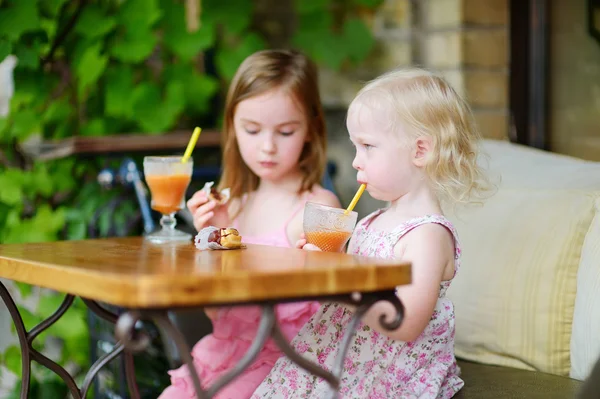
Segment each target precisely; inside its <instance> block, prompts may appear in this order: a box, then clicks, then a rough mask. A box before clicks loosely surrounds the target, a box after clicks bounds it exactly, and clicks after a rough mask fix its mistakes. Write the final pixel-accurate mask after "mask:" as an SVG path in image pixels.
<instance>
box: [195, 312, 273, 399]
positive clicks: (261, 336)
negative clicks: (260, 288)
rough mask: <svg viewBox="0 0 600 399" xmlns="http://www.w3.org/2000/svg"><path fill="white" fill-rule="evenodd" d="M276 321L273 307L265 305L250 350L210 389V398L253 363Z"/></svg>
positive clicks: (208, 394)
mask: <svg viewBox="0 0 600 399" xmlns="http://www.w3.org/2000/svg"><path fill="white" fill-rule="evenodd" d="M276 322H277V321H276V317H275V312H274V311H273V308H272V307H271V306H264V307H263V313H262V316H261V319H260V324H259V326H258V330H257V331H256V337H255V338H254V341H253V342H252V345H250V348H248V351H247V352H246V353H245V354H244V356H243V357H242V358H241V359H240V361H239V363H238V364H237V365H236V366H235V367H234V368H233V369H231V371H229V372H228V373H227V374H225V375H224V376H223V377H221V378H220V379H219V380H217V381H216V382H215V383H214V384H213V385H212V386H211V387H210V388H209V389H208V391H207V393H206V395H207V397H208V398H212V397H213V396H214V395H215V394H216V393H217V392H218V391H219V390H220V389H221V388H223V387H224V386H225V385H227V384H229V383H230V382H231V381H233V380H234V379H235V378H236V377H238V376H239V375H240V374H242V373H243V372H244V370H246V369H247V368H248V367H249V366H250V365H251V364H252V362H253V361H254V360H255V359H256V357H257V356H258V353H259V352H260V350H261V349H262V348H263V347H264V346H265V343H266V342H267V340H268V339H269V335H270V334H271V331H272V330H273V326H274V325H275V323H276Z"/></svg>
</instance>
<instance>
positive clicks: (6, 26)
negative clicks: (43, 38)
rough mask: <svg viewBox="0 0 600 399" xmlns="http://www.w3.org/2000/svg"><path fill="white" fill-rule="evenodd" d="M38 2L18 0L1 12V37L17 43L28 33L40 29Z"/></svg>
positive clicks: (34, 0)
mask: <svg viewBox="0 0 600 399" xmlns="http://www.w3.org/2000/svg"><path fill="white" fill-rule="evenodd" d="M36 1H37V0H18V1H14V2H11V3H10V5H9V6H7V7H5V8H3V9H2V12H0V37H3V36H4V37H8V38H9V39H10V40H12V41H16V40H17V39H19V38H20V37H21V35H23V34H24V33H26V32H31V31H34V30H37V29H38V28H39V27H40V17H39V14H38V9H37V6H36Z"/></svg>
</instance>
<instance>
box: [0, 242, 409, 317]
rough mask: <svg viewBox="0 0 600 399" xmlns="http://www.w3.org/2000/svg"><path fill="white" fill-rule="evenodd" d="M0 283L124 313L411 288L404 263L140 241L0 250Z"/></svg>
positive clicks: (7, 246) (271, 249)
mask: <svg viewBox="0 0 600 399" xmlns="http://www.w3.org/2000/svg"><path fill="white" fill-rule="evenodd" d="M0 277H3V278H7V279H10V280H14V281H19V282H22V283H27V284H32V285H36V286H41V287H45V288H50V289H53V290H56V291H60V292H64V293H69V294H74V295H79V296H82V297H85V298H89V299H94V300H98V301H101V302H105V303H109V304H112V305H118V306H123V307H129V308H171V307H179V306H203V305H218V304H227V303H243V302H256V301H263V300H277V299H282V298H303V297H304V298H306V297H310V296H317V295H334V294H346V293H350V292H354V291H360V292H372V291H377V290H385V289H390V288H393V287H396V286H399V285H404V284H409V283H410V281H411V267H410V264H408V263H401V262H398V261H386V260H379V259H373V258H365V257H359V256H352V255H347V254H339V253H330V252H313V251H303V250H299V249H294V248H277V247H270V246H263V245H248V246H247V248H245V249H240V250H223V251H213V250H207V251H200V250H198V249H196V247H195V246H194V245H193V244H192V243H191V242H190V243H189V244H179V245H155V244H152V243H150V242H148V241H146V240H144V239H143V238H141V237H127V238H107V239H96V240H82V241H58V242H48V243H30V244H5V245H0Z"/></svg>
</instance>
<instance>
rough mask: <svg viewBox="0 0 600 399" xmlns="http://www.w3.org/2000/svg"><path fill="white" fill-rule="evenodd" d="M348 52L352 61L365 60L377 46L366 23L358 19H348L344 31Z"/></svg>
mask: <svg viewBox="0 0 600 399" xmlns="http://www.w3.org/2000/svg"><path fill="white" fill-rule="evenodd" d="M343 37H344V43H345V44H346V46H345V47H346V51H347V54H348V56H349V57H350V59H351V60H352V61H355V62H358V61H362V60H364V59H365V58H366V57H367V56H368V55H369V53H370V52H371V50H372V49H373V46H374V45H375V39H374V38H373V35H371V32H370V30H369V28H368V27H367V26H366V25H365V23H364V22H363V21H362V20H360V19H358V18H351V19H348V20H347V21H346V22H345V23H344V29H343Z"/></svg>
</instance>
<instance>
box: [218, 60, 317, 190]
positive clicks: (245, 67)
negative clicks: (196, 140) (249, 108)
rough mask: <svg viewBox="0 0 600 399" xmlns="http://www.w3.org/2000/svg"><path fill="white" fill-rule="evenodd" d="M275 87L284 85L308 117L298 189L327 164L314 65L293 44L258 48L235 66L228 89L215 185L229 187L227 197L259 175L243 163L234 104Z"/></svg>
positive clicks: (312, 181) (306, 187)
mask: <svg viewBox="0 0 600 399" xmlns="http://www.w3.org/2000/svg"><path fill="white" fill-rule="evenodd" d="M275 88H283V89H285V90H288V91H289V93H290V95H292V96H293V98H294V100H295V101H297V102H298V104H300V106H301V107H302V109H303V111H304V113H305V116H306V119H307V121H308V138H307V141H306V143H305V144H304V148H303V149H302V153H301V154H300V159H299V161H298V162H299V166H300V170H301V171H302V172H303V174H304V177H303V179H302V184H301V186H300V190H299V193H302V192H304V191H306V190H310V189H312V187H313V185H314V184H317V183H319V182H320V181H321V178H322V176H323V172H324V170H325V164H326V150H327V132H326V128H325V118H324V116H323V108H322V106H321V98H320V95H319V86H318V74H317V67H316V65H315V64H314V63H313V62H312V61H311V60H310V59H308V58H307V57H306V56H304V55H303V54H302V53H299V52H297V51H294V50H262V51H258V52H256V53H254V54H252V55H250V56H249V57H247V58H246V59H245V60H244V62H242V64H241V65H240V66H239V68H238V70H237V72H236V74H235V76H234V77H233V80H232V82H231V85H230V86H229V91H228V93H227V100H226V103H225V115H224V121H223V132H222V145H223V174H222V176H221V179H220V181H219V189H223V188H227V187H229V188H230V189H231V198H240V197H241V196H242V195H243V194H245V193H249V192H251V191H254V190H256V189H257V188H258V183H259V178H258V176H257V175H256V174H254V173H253V172H252V170H250V168H249V167H248V166H247V165H246V164H245V163H244V160H243V159H242V155H241V154H240V151H239V148H238V143H237V139H236V135H235V128H234V125H233V117H234V114H235V111H236V108H237V105H238V104H239V103H240V102H242V101H243V100H245V99H247V98H250V97H254V96H257V95H260V94H262V93H265V92H267V91H269V90H272V89H275Z"/></svg>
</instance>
